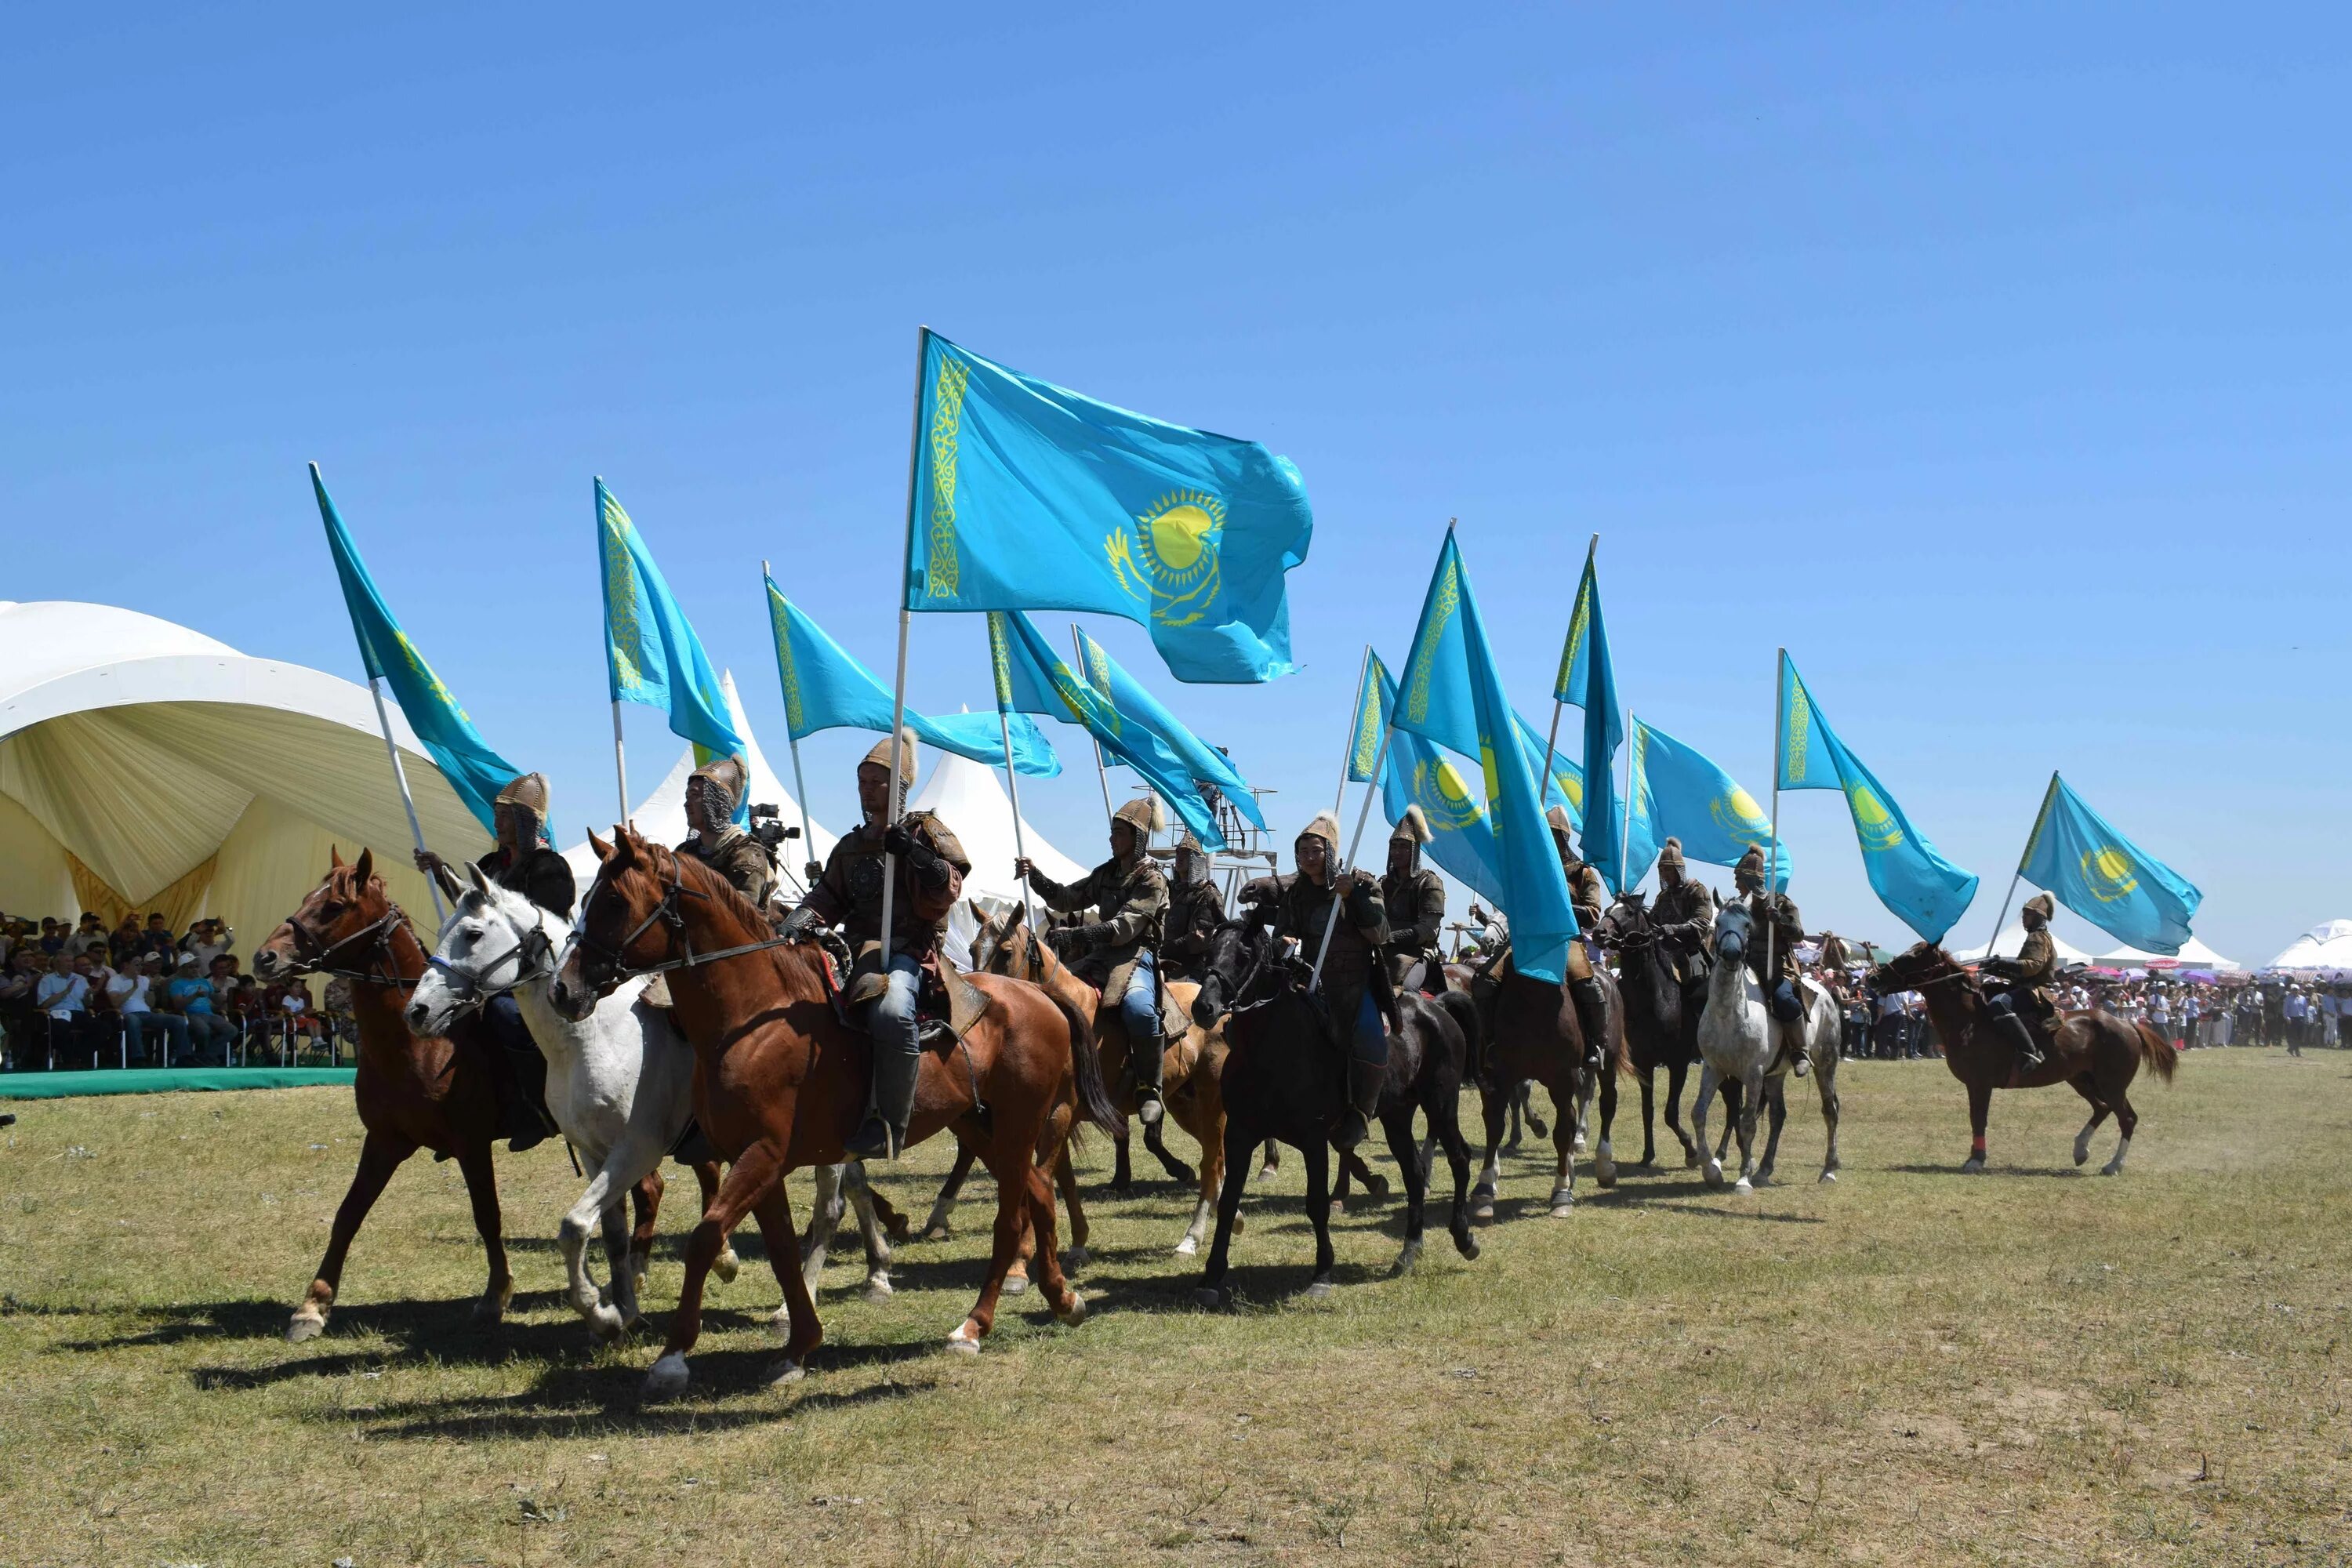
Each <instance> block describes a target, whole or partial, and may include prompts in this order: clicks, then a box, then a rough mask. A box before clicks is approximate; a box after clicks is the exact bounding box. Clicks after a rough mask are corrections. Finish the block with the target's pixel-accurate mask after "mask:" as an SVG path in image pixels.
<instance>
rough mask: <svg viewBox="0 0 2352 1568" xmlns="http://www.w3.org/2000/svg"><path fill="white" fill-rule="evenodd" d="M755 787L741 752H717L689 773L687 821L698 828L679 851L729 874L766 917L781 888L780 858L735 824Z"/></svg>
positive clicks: (679, 847)
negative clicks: (745, 798)
mask: <svg viewBox="0 0 2352 1568" xmlns="http://www.w3.org/2000/svg"><path fill="white" fill-rule="evenodd" d="M750 788H751V771H750V770H749V769H748V768H746V767H744V765H743V759H742V758H740V757H714V758H712V759H711V760H710V761H709V762H707V763H703V764H702V765H701V766H700V767H698V768H697V769H695V770H694V772H693V773H690V774H689V775H688V777H687V781H686V825H687V826H688V827H690V828H692V829H693V830H694V831H693V832H692V833H690V834H688V836H687V838H686V841H685V842H684V843H682V844H680V845H678V846H677V853H678V854H680V855H691V856H693V857H694V858H696V859H698V860H699V861H701V862H702V863H703V864H704V865H706V866H708V867H709V868H711V869H712V870H714V871H716V872H718V873H719V875H720V876H722V877H724V878H726V879H727V880H728V882H729V883H730V885H731V886H732V887H733V888H734V889H735V890H736V891H737V892H739V893H740V894H742V895H743V896H744V897H745V898H747V899H749V900H751V907H752V908H753V909H755V910H759V911H760V914H761V918H762V919H765V918H767V917H768V900H770V899H772V898H773V897H774V896H775V891H776V858H775V856H774V855H772V854H771V853H770V852H769V849H768V847H767V846H766V845H764V844H762V843H761V842H760V841H759V840H758V839H756V838H754V837H751V835H750V834H748V833H746V832H744V831H743V830H742V829H741V828H740V827H738V826H735V814H736V812H738V811H739V810H740V809H741V808H742V805H743V795H744V793H745V792H746V791H748V790H749V789H750Z"/></svg>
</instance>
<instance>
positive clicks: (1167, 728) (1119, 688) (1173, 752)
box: [1078, 631, 1265, 828]
mask: <svg viewBox="0 0 2352 1568" xmlns="http://www.w3.org/2000/svg"><path fill="white" fill-rule="evenodd" d="M1078 647H1079V651H1080V652H1081V653H1082V654H1083V655H1084V657H1085V660H1086V667H1087V679H1089V680H1091V681H1093V682H1094V686H1095V689H1096V690H1097V691H1099V692H1101V693H1102V694H1103V695H1104V696H1106V697H1108V698H1109V699H1110V705H1111V706H1112V707H1114V708H1116V709H1118V711H1119V716H1120V717H1121V718H1123V719H1125V720H1127V721H1129V723H1130V724H1132V725H1133V726H1134V727H1135V728H1137V729H1139V730H1140V731H1143V732H1144V733H1145V734H1146V735H1149V736H1150V737H1151V738H1152V739H1153V740H1155V741H1157V742H1160V748H1161V750H1163V751H1165V752H1167V753H1168V757H1169V760H1170V761H1171V763H1174V764H1175V766H1177V767H1178V768H1180V769H1181V770H1182V771H1183V773H1185V774H1186V776H1188V777H1190V778H1191V779H1192V781H1193V782H1194V783H1195V784H1214V785H1216V786H1217V790H1218V793H1219V794H1221V795H1223V796H1224V797H1225V798H1226V799H1227V800H1229V801H1232V802H1233V803H1234V809H1235V810H1237V811H1239V812H1240V813H1241V814H1242V815H1243V816H1246V817H1248V818H1249V819H1250V820H1251V821H1252V822H1254V823H1255V824H1256V825H1257V826H1259V827H1261V828H1263V827H1265V817H1264V816H1260V815H1259V814H1258V809H1257V795H1255V792H1253V791H1252V790H1251V789H1250V785H1249V780H1247V779H1245V778H1244V777H1242V775H1241V772H1240V770H1239V769H1237V768H1235V767H1234V764H1233V761H1232V759H1231V758H1229V757H1227V756H1226V755H1225V754H1224V752H1221V751H1219V750H1217V749H1216V748H1215V747H1214V746H1212V745H1210V744H1208V743H1207V742H1204V741H1202V739H1201V738H1200V737H1199V736H1198V735H1195V734H1193V733H1192V731H1190V730H1188V729H1186V728H1185V727H1184V725H1183V724H1182V723H1181V721H1179V720H1178V719H1177V717H1176V715H1174V714H1173V713H1171V712H1170V711H1168V710H1167V709H1166V708H1164V707H1162V706H1161V705H1160V700H1159V699H1158V698H1156V697H1154V696H1152V695H1151V693H1150V692H1149V691H1147V690H1145V689H1144V687H1143V683H1142V682H1141V681H1139V680H1138V679H1135V677H1133V676H1131V675H1129V674H1128V672H1127V671H1126V670H1124V669H1122V668H1119V665H1118V660H1116V659H1114V658H1111V656H1110V655H1109V654H1108V653H1107V652H1105V651H1104V649H1103V646H1102V645H1101V644H1100V643H1098V642H1097V641H1095V639H1094V638H1092V637H1088V636H1087V634H1086V633H1085V632H1083V631H1081V632H1079V633H1078Z"/></svg>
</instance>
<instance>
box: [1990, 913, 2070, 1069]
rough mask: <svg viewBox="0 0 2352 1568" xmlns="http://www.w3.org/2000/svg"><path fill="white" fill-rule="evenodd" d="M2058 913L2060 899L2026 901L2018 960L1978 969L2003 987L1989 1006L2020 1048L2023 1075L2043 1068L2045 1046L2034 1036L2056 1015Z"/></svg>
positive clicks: (2003, 960)
mask: <svg viewBox="0 0 2352 1568" xmlns="http://www.w3.org/2000/svg"><path fill="white" fill-rule="evenodd" d="M2057 909H2058V902H2057V900H2055V899H2053V898H2052V897H2051V896H2050V895H2049V894H2048V893H2036V894H2034V895H2033V897H2032V898H2030V899H2028V900H2025V909H2024V910H2023V918H2024V921H2025V945H2024V946H2023V947H2021V948H2019V949H2018V950H2017V956H2016V957H2015V958H1988V959H1986V960H1985V961H1984V963H1982V964H1981V965H1979V967H1980V968H1981V969H1983V970H1984V971H1985V973H1988V974H1990V975H1992V976H1993V977H1995V978H1996V979H1999V980H2000V981H2001V982H2002V986H2001V989H2000V990H1999V991H1997V992H1995V993H1994V994H1993V995H1992V996H1991V997H1990V999H1989V1005H1990V1006H1991V1008H1992V1010H1993V1014H1994V1016H1996V1017H1998V1018H1999V1019H2000V1028H2001V1033H2002V1034H2003V1035H2005V1036H2006V1037H2008V1038H2009V1042H2010V1043H2011V1045H2013V1046H2015V1047H2017V1068H2018V1071H2020V1072H2021V1073H2029V1072H2032V1070H2033V1069H2034V1068H2038V1067H2040V1066H2041V1065H2042V1045H2041V1042H2040V1041H2038V1040H2036V1039H2035V1038H2034V1037H2033V1031H2034V1028H2035V1026H2037V1025H2038V1026H2047V1025H2048V1023H2049V1021H2050V1019H2051V1018H2052V1017H2053V1016H2055V1015H2056V1013H2057V1011H2058V1005H2057V1004H2056V1003H2055V1002H2053V1000H2051V995H2050V987H2051V984H2053V982H2054V981H2056V980H2057V978H2058V942H2057V939H2055V938H2054V937H2053V936H2052V935H2051V934H2050V917H2051V916H2052V915H2053V914H2054V913H2056V912H2057Z"/></svg>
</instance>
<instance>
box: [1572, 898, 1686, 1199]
mask: <svg viewBox="0 0 2352 1568" xmlns="http://www.w3.org/2000/svg"><path fill="white" fill-rule="evenodd" d="M1596 934H1597V936H1598V937H1599V940H1600V942H1601V945H1603V946H1604V947H1610V948H1613V949H1615V950H1616V953H1617V991H1618V994H1619V996H1620V997H1621V998H1622V1001H1623V1003H1624V1007H1625V1055H1626V1058H1627V1059H1628V1060H1629V1061H1631V1062H1632V1063H1633V1076H1634V1077H1635V1078H1637V1079H1641V1082H1642V1159H1641V1163H1643V1164H1644V1165H1649V1164H1652V1163H1655V1162H1656V1160H1657V1157H1658V1149H1657V1133H1656V1125H1655V1113H1654V1110H1653V1108H1652V1107H1653V1101H1652V1099H1651V1097H1652V1095H1653V1094H1654V1092H1655V1086H1656V1079H1657V1071H1658V1069H1659V1068H1665V1069H1666V1130H1667V1131H1670V1132H1672V1133H1673V1134H1674V1135H1675V1141H1676V1142H1679V1143H1681V1144H1682V1146H1683V1163H1684V1165H1685V1166H1693V1165H1696V1164H1697V1163H1699V1150H1698V1145H1697V1144H1696V1143H1694V1142H1691V1136H1690V1134H1689V1133H1688V1132H1685V1131H1683V1123H1682V1100H1683V1079H1684V1077H1685V1075H1686V1074H1687V1073H1688V1072H1689V1071H1690V1069H1691V1068H1692V1067H1693V1066H1694V1065H1695V1064H1696V1062H1697V1061H1698V1017H1699V1013H1700V1010H1701V1009H1702V1007H1703V1006H1704V1005H1705V1004H1706V984H1705V982H1704V981H1702V982H1701V983H1700V984H1699V985H1698V986H1697V988H1696V994H1687V993H1685V990H1684V987H1683V984H1682V983H1681V982H1680V981H1678V980H1676V979H1675V972H1674V968H1673V966H1672V964H1671V963H1664V962H1661V960H1662V959H1663V958H1664V954H1663V953H1662V952H1660V949H1659V945H1658V930H1657V926H1656V924H1655V923H1654V921H1652V920H1651V919H1650V910H1649V906H1648V901H1647V900H1645V899H1644V898H1643V895H1642V894H1640V893H1623V894H1620V895H1619V896H1618V900H1617V901H1616V902H1615V903H1614V904H1612V905H1611V906H1610V908H1609V912H1608V913H1607V914H1605V915H1603V916H1601V929H1600V931H1598V932H1597V933H1596Z"/></svg>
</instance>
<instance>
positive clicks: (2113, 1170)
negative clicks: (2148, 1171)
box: [2099, 1165, 2124, 1176]
mask: <svg viewBox="0 0 2352 1568" xmlns="http://www.w3.org/2000/svg"><path fill="white" fill-rule="evenodd" d="M2123 1173H2124V1168H2123V1167H2122V1166H2121V1165H2102V1166H2100V1167H2099V1174H2101V1175H2103V1176H2120V1175H2122V1174H2123Z"/></svg>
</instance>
